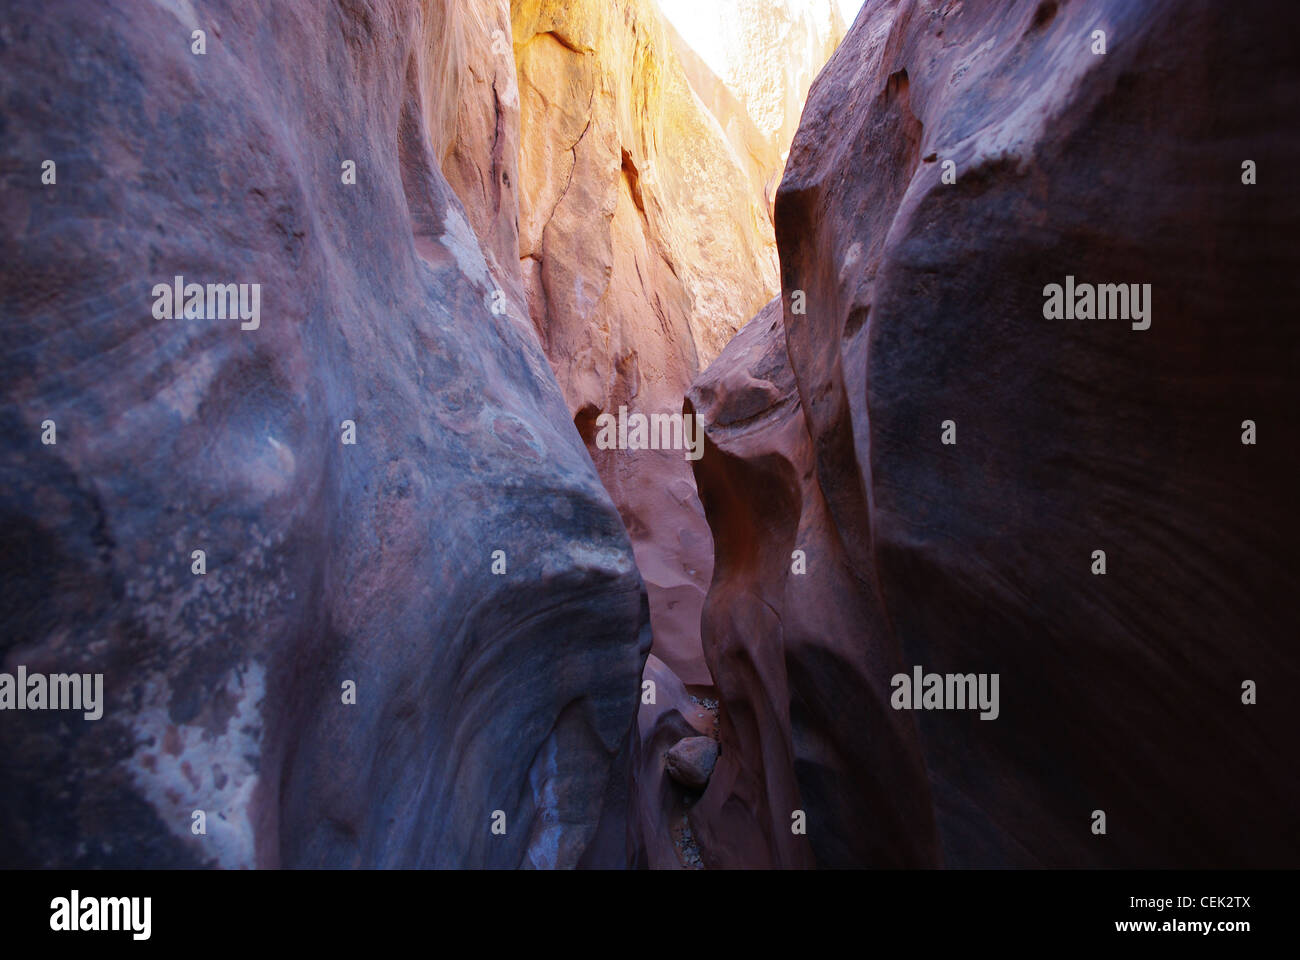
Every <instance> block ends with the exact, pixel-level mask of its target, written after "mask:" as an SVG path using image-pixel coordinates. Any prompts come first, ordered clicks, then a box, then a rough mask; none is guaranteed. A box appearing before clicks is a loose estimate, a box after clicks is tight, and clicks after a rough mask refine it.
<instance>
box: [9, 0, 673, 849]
mask: <svg viewBox="0 0 1300 960" xmlns="http://www.w3.org/2000/svg"><path fill="white" fill-rule="evenodd" d="M451 6H452V5H444V4H441V3H429V4H416V3H413V2H398V0H388V2H385V0H376V2H371V3H367V4H365V5H356V4H341V5H318V4H305V3H304V4H286V3H284V2H279V0H277V2H275V3H271V2H254V0H249V2H246V3H241V4H237V5H234V6H231V7H229V8H223V9H222V12H220V13H219V14H214V13H213V11H212V10H211V9H210V8H208V7H206V6H202V7H200V6H197V5H196V6H195V7H191V5H190V4H188V3H176V4H169V5H157V4H143V5H141V4H134V5H126V6H123V7H113V8H110V7H109V6H107V5H104V4H98V3H75V2H57V0H56V2H50V3H47V4H44V5H38V6H31V5H28V6H22V7H19V8H16V9H14V10H12V11H10V12H9V13H8V15H7V17H8V20H7V23H6V26H5V29H4V31H3V36H4V41H3V52H2V55H3V58H4V69H3V77H4V81H3V82H4V90H3V100H4V120H3V126H4V138H3V146H2V147H0V151H3V162H2V168H3V170H4V171H5V174H4V176H5V181H6V189H5V190H4V191H3V193H2V194H0V206H2V207H3V219H4V223H5V225H6V227H5V232H4V235H3V240H2V241H0V259H2V260H3V263H4V269H3V272H0V302H3V309H4V316H5V327H6V337H7V347H6V351H5V354H4V359H3V361H2V362H0V382H2V383H3V384H4V387H3V395H2V399H0V420H2V421H3V434H4V438H5V439H4V448H3V455H2V456H0V480H2V481H3V482H2V484H0V531H3V534H2V542H0V557H2V558H3V561H2V562H3V571H2V576H0V582H2V583H3V592H2V593H0V623H2V624H3V631H2V632H0V663H2V664H3V667H2V669H3V670H5V671H9V672H13V671H14V669H15V668H16V666H17V665H19V664H22V665H25V666H26V667H27V668H28V670H29V671H37V670H41V671H46V672H69V671H85V672H102V673H103V674H104V689H105V698H106V706H105V709H104V715H103V718H102V719H100V720H97V721H87V720H83V719H82V718H81V717H80V715H79V714H69V713H58V712H23V713H16V712H9V711H6V712H5V713H4V714H2V715H0V767H2V768H3V769H2V770H0V863H3V864H4V865H7V866H28V865H38V866H45V865H65V866H66V865H73V866H119V865H121V866H141V865H153V866H185V865H197V864H216V865H220V866H230V867H233V866H251V865H258V866H285V867H309V866H448V867H450V866H496V867H508V866H516V865H533V866H565V865H570V864H573V863H576V862H577V861H578V860H579V858H580V857H581V856H582V854H583V851H584V849H585V847H586V845H587V844H588V842H589V840H590V838H591V835H592V833H593V831H594V829H595V826H596V822H597V820H598V818H599V816H600V814H601V809H600V808H601V797H602V794H603V791H604V789H605V786H606V782H607V779H608V771H609V769H610V763H611V758H612V757H613V755H614V753H615V752H616V751H617V750H618V749H619V748H620V746H621V745H622V744H623V743H624V742H625V737H626V735H627V733H628V731H629V728H630V726H631V724H632V721H633V711H634V709H635V704H636V692H637V686H638V680H639V675H640V672H641V668H642V664H643V661H644V658H645V656H646V652H647V649H648V642H649V640H648V636H646V635H645V632H644V631H643V630H642V629H641V628H642V626H643V624H644V623H645V618H646V610H645V597H644V592H643V589H642V586H641V581H640V578H639V576H638V574H637V571H636V569H635V567H634V565H633V557H632V552H631V547H630V544H629V542H628V539H627V537H626V534H625V533H624V530H623V527H622V525H621V524H620V522H619V518H618V515H617V513H616V512H615V509H614V507H613V505H612V503H611V502H610V499H609V497H608V495H607V494H606V492H605V491H604V489H603V488H602V486H601V484H600V482H599V479H598V477H597V475H596V473H595V471H594V470H593V469H592V465H591V462H590V460H589V458H588V456H587V453H586V451H585V450H584V448H583V444H582V441H581V438H580V437H579V435H578V434H577V433H576V432H575V431H574V429H573V426H572V422H571V416H570V413H569V411H568V409H567V408H566V405H565V401H564V397H563V396H562V394H561V391H560V389H559V387H558V385H557V383H556V381H555V379H554V377H553V375H552V373H551V370H550V368H549V366H548V364H547V360H546V358H545V356H544V354H543V352H542V350H541V348H540V345H539V344H538V342H537V339H536V337H535V334H534V331H533V328H532V324H531V322H530V321H529V319H528V317H527V316H525V315H523V314H522V313H521V312H518V311H516V312H515V313H513V315H511V314H506V315H500V316H497V315H494V314H493V313H492V312H491V311H490V309H489V302H490V294H491V292H492V290H493V289H494V288H495V287H497V286H498V285H499V284H500V283H501V280H500V279H499V278H497V277H494V276H493V273H492V270H493V266H492V263H491V261H492V260H493V259H494V258H495V259H496V260H498V261H502V258H503V257H505V255H506V253H508V252H509V250H510V242H509V238H508V237H503V236H502V235H501V234H500V233H498V232H497V231H498V230H499V229H501V228H502V226H503V225H506V224H507V223H508V221H510V220H511V218H512V214H511V213H510V205H511V201H510V200H509V198H508V194H507V192H506V191H505V189H504V188H505V187H506V186H507V185H506V184H505V183H504V181H502V187H503V192H502V193H501V194H500V197H499V205H498V198H497V195H496V194H495V192H494V191H495V189H496V188H495V186H493V185H491V184H490V183H489V180H488V179H484V180H483V181H481V182H478V181H475V180H474V177H473V176H470V174H469V171H471V170H480V171H484V172H485V178H486V175H487V174H488V173H490V174H491V178H490V179H491V182H492V183H495V179H496V176H497V173H499V172H503V171H508V170H510V169H511V166H510V163H509V161H508V159H506V157H507V154H508V150H507V151H506V152H503V153H502V155H501V159H500V160H499V161H498V160H494V159H493V158H492V155H490V154H489V155H488V156H487V157H483V156H481V155H480V156H478V157H470V156H469V155H468V154H467V155H465V156H464V157H460V156H455V157H453V162H452V163H451V164H450V165H451V166H453V167H456V169H457V170H458V173H457V174H456V176H457V178H458V182H459V183H460V186H461V188H462V189H464V190H466V196H469V195H470V189H471V188H472V189H474V190H478V189H479V188H480V187H481V188H482V192H483V195H484V196H485V197H487V198H488V200H486V201H485V202H484V203H483V204H474V203H471V204H470V214H469V216H467V215H466V212H465V210H464V208H463V207H462V204H461V203H460V201H459V200H458V199H457V197H456V196H455V194H453V192H452V190H451V189H450V187H449V186H448V182H447V180H446V179H445V178H444V176H443V174H442V173H441V172H440V170H439V160H440V159H442V160H444V161H446V156H443V157H440V156H439V155H438V153H437V151H436V150H435V149H434V148H433V146H431V145H433V144H438V145H441V144H447V143H452V142H453V141H459V142H460V143H461V144H463V145H466V146H465V149H467V150H469V149H471V147H470V146H468V145H472V144H473V143H475V142H481V143H488V142H493V143H497V145H498V146H500V143H499V142H497V141H488V140H487V138H486V136H480V135H473V134H472V133H467V132H466V131H468V130H471V128H474V126H475V125H476V124H479V123H480V121H484V122H486V116H487V115H486V114H484V115H483V116H477V115H471V114H470V113H467V112H466V111H468V110H469V109H470V107H469V100H465V101H462V102H461V103H460V105H459V106H458V107H457V108H456V110H454V111H452V112H451V113H447V112H446V110H445V109H444V108H445V103H444V105H443V106H442V107H440V106H438V104H437V103H435V102H434V99H433V93H435V92H438V91H441V92H442V93H447V90H446V88H445V86H440V84H445V82H446V81H445V80H441V81H440V80H439V79H438V78H439V77H444V78H445V77H446V75H447V74H446V68H447V61H446V57H447V56H448V54H447V52H446V48H445V47H443V46H441V45H442V44H443V42H444V40H445V36H446V35H445V34H444V33H443V31H444V30H446V29H448V24H449V21H448V17H449V16H450V15H451V14H450V8H451ZM457 6H458V7H459V8H460V10H461V12H462V13H463V12H465V11H467V10H469V8H468V7H464V6H462V5H457ZM492 7H493V5H492V4H476V5H475V6H474V9H475V10H482V11H488V12H490V11H491V10H492ZM498 22H499V21H498ZM272 26H273V29H272ZM453 26H454V24H453ZM195 29H203V30H205V31H206V44H207V48H206V53H205V54H204V55H201V56H200V55H195V54H193V53H191V42H192V39H191V31H193V30H195ZM456 29H457V30H460V31H462V32H461V33H460V36H462V37H464V36H472V35H473V34H474V31H473V30H471V29H469V28H468V27H465V26H464V24H462V25H461V26H460V27H457V28H456ZM466 31H467V32H466ZM488 36H489V37H490V36H491V34H490V33H489V34H488ZM87 37H94V38H95V41H94V42H93V43H90V44H88V43H87V41H86V38H87ZM439 51H441V52H439ZM460 52H461V53H462V54H463V55H465V56H466V57H468V60H469V62H470V63H471V64H472V63H477V62H479V61H478V60H477V59H476V55H473V54H472V53H471V52H470V51H469V48H464V49H462V50H461V51H460ZM502 69H504V67H503V68H502ZM486 76H487V74H484V75H483V79H477V78H476V79H474V80H473V81H472V82H473V83H476V84H481V85H482V87H483V89H487V88H488V87H490V86H491V85H490V84H488V82H487V80H486V79H485V78H486ZM492 76H493V77H495V78H496V79H495V83H496V87H497V97H496V99H497V101H498V105H500V104H502V103H504V102H505V99H506V98H505V97H504V95H503V93H502V90H501V80H502V78H503V77H504V76H505V74H504V73H502V72H494V73H492ZM466 82H470V81H466ZM462 89H463V88H462ZM486 99H487V98H484V102H486ZM447 102H450V101H449V100H448V101H447ZM453 116H454V117H455V118H456V119H455V126H454V129H455V130H456V131H458V132H455V133H453V132H449V131H450V129H451V128H437V125H436V124H434V128H431V126H430V124H431V123H433V118H437V117H442V118H444V119H445V118H448V117H453ZM507 121H508V116H507ZM491 122H492V124H493V125H494V129H495V125H496V124H497V123H499V122H501V119H500V116H498V117H497V118H495V119H493V120H492V121H491ZM508 126H509V124H508V122H507V124H506V127H507V128H508ZM484 129H486V128H484ZM510 136H513V134H507V140H506V144H507V147H508V143H509V137H510ZM47 158H49V159H53V160H55V161H56V162H57V164H58V166H57V183H56V184H54V185H42V184H41V182H40V175H41V163H42V161H43V160H45V159H47ZM348 159H351V160H354V161H355V162H356V168H357V178H356V184H355V185H350V186H349V185H345V184H343V183H342V182H341V177H340V169H341V164H342V163H343V161H345V160H348ZM462 160H463V161H464V162H463V163H462ZM471 223H473V225H474V226H477V227H479V229H480V230H482V231H484V235H485V236H487V237H488V238H489V239H490V242H488V243H487V244H485V245H486V247H487V257H486V258H485V255H484V252H483V249H482V248H481V247H480V244H479V242H478V240H477V239H476V236H475V233H474V230H473V229H472V228H471ZM505 266H506V263H505V262H498V263H497V264H496V267H497V268H504V267H505ZM498 272H499V273H500V275H502V276H507V275H508V273H509V271H508V269H502V270H499V271H498ZM177 275H183V276H184V277H185V279H186V281H191V282H197V283H226V282H238V283H258V284H260V292H261V301H260V305H261V311H260V325H259V326H258V328H257V329H255V330H247V331H244V330H241V329H240V323H239V321H238V320H222V319H215V320H214V319H193V318H192V319H175V320H170V319H159V318H157V316H156V315H155V313H154V311H153V306H154V300H153V294H152V292H151V291H152V288H153V286H154V285H155V284H157V283H170V282H171V281H172V278H173V277H174V276H177ZM47 419H48V420H53V421H54V422H55V424H56V425H57V444H56V445H44V444H42V442H41V439H40V438H41V435H42V426H41V425H42V421H44V420H47ZM345 419H347V420H353V421H355V424H356V443H355V445H350V446H345V445H343V444H342V443H341V442H340V439H341V432H340V424H341V422H342V421H343V420H345ZM200 549H201V550H204V551H206V574H205V575H202V576H198V575H193V574H192V572H191V570H192V562H193V560H192V551H195V550H200ZM495 549H501V550H504V551H505V553H506V557H507V560H508V569H507V572H506V573H505V574H504V575H493V573H492V572H491V562H492V557H491V552H492V551H493V550H495ZM639 630H640V631H641V632H640V633H639ZM349 680H350V681H354V682H355V684H356V701H357V703H356V705H346V704H344V703H342V702H341V701H342V697H341V689H342V685H343V684H344V682H345V681H349ZM196 809H201V810H204V811H205V812H206V814H207V830H208V832H207V835H206V836H204V837H197V836H193V835H192V834H191V832H190V826H191V813H192V811H194V810H196ZM498 810H499V811H501V812H502V813H504V815H505V820H506V826H507V831H506V833H505V835H503V836H493V835H492V834H491V833H490V826H491V822H492V816H493V812H494V811H498Z"/></svg>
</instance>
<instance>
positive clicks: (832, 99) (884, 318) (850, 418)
mask: <svg viewBox="0 0 1300 960" xmlns="http://www.w3.org/2000/svg"><path fill="white" fill-rule="evenodd" d="M1268 7H1269V10H1270V11H1271V14H1272V15H1271V16H1260V15H1258V13H1256V14H1255V15H1252V16H1251V17H1243V16H1241V15H1239V12H1238V11H1237V10H1235V9H1234V8H1233V7H1231V6H1230V5H1225V4H1218V3H1212V2H1193V3H1172V2H1154V0H1152V2H1117V0H1116V2H1111V0H1098V2H1095V3H1065V2H1061V3H1058V2H1052V0H1046V2H1018V3H1007V2H992V0H988V2H981V0H962V2H956V0H953V2H886V0H880V2H875V0H873V2H869V3H868V4H867V5H866V8H865V9H864V11H863V13H862V14H861V15H860V16H859V17H858V20H857V22H856V23H855V25H854V27H853V29H852V30H851V31H850V32H849V35H848V37H847V38H846V40H845V41H844V44H843V45H842V47H841V48H840V50H839V51H838V52H837V53H836V55H835V56H834V57H833V58H832V59H831V61H830V62H829V64H828V65H827V67H826V69H825V70H824V72H823V73H822V74H821V76H820V77H819V78H818V80H817V82H816V83H815V84H814V86H813V89H812V93H811V95H810V98H809V102H808V105H807V108H806V109H805V112H804V116H803V120H802V123H801V126H800V129H799V133H798V135H797V136H796V138H795V142H794V146H793V148H792V150H791V154H790V158H789V162H788V164H787V167H786V172H785V178H784V181H783V183H782V185H781V189H780V192H779V195H778V198H777V202H776V232H777V239H778V245H779V247H780V251H781V262H782V290H783V293H782V299H783V303H782V307H781V309H780V311H779V314H778V311H777V310H776V309H775V308H773V309H772V310H770V311H769V312H768V314H767V315H766V316H764V317H760V319H759V320H757V321H755V322H754V323H753V324H751V325H750V326H748V327H746V329H745V331H743V332H742V333H741V335H740V336H739V337H738V338H737V340H736V342H735V343H733V344H731V345H730V346H729V347H728V348H727V350H726V351H724V353H723V354H722V356H720V357H719V359H718V360H717V361H716V362H715V363H714V364H713V366H712V367H711V368H710V369H709V370H708V371H707V372H706V373H705V375H704V376H703V377H702V378H701V379H700V380H699V381H698V382H697V383H696V385H695V387H694V389H693V390H692V393H691V399H692V404H693V405H694V407H695V408H697V409H700V410H702V411H707V413H708V419H709V422H710V427H709V431H708V434H709V444H708V446H707V448H706V452H705V456H704V458H703V460H701V461H700V462H699V463H698V464H697V465H696V473H697V479H698V482H699V490H700V495H701V499H702V502H703V503H704V506H705V509H706V513H707V515H708V517H709V522H710V525H711V528H712V532H713V536H714V540H715V544H716V550H717V560H716V565H715V572H714V578H713V582H712V585H711V587H710V592H709V597H708V601H707V605H706V608H705V612H704V640H703V642H704V649H705V653H706V657H707V659H708V661H709V664H710V668H711V670H712V672H713V674H714V676H715V678H716V679H717V680H718V693H719V698H720V700H721V709H722V731H721V735H722V754H721V757H720V759H719V761H718V768H717V769H716V770H715V772H714V774H713V778H712V780H711V782H710V786H709V789H708V790H707V791H706V793H705V795H704V798H703V799H702V801H701V803H700V806H699V808H697V809H696V810H695V811H694V812H693V814H692V820H693V823H695V825H696V833H697V835H699V836H700V838H701V846H702V848H703V849H704V851H705V856H706V859H708V857H709V856H710V850H711V849H712V851H713V853H712V856H713V857H714V859H715V861H720V862H728V863H736V862H742V861H746V860H749V861H753V860H755V859H760V858H765V859H766V860H767V861H768V862H780V863H788V864H792V865H795V864H799V863H803V862H807V863H814V862H815V863H817V864H821V865H828V866H848V865H878V866H903V865H923V864H946V865H953V866H1107V867H1173V866H1182V867H1224V866H1282V865H1288V864H1293V863H1294V862H1295V860H1296V857H1297V854H1298V853H1300V848H1298V847H1297V843H1298V840H1297V835H1296V833H1295V830H1294V817H1293V816H1292V812H1291V811H1292V802H1291V801H1292V798H1294V796H1295V795H1296V794H1297V791H1298V789H1300V773H1298V772H1297V768H1296V766H1295V764H1294V763H1292V762H1291V759H1290V757H1291V754H1292V753H1293V750H1292V747H1291V744H1290V741H1289V738H1288V734H1287V731H1290V730H1294V729H1295V728H1296V720H1297V716H1296V705H1295V700H1294V698H1293V697H1292V696H1291V695H1290V691H1292V690H1293V689H1295V686H1296V683H1297V682H1298V681H1300V657H1297V653H1296V647H1295V637H1296V617H1295V613H1294V603H1293V598H1292V596H1291V594H1292V593H1293V583H1294V571H1295V562H1294V556H1293V553H1294V544H1295V543H1296V542H1297V539H1298V538H1300V529H1297V525H1296V513H1295V510H1294V506H1293V503H1292V501H1293V498H1294V491H1293V488H1294V477H1295V475H1296V466H1297V462H1296V453H1295V451H1296V450H1297V449H1298V448H1300V435H1298V434H1300V431H1298V430H1297V426H1296V424H1297V420H1296V417H1295V411H1296V404H1295V394H1294V372H1295V370H1296V368H1297V360H1298V359H1300V333H1298V332H1297V328H1296V327H1295V325H1294V324H1291V323H1288V322H1286V321H1285V319H1284V318H1285V317H1287V316H1289V315H1290V314H1291V313H1292V312H1293V311H1294V304H1295V303H1296V301H1297V299H1298V298H1300V264H1297V263H1296V255H1295V251H1296V249H1297V248H1296V246H1295V244H1294V238H1293V228H1294V224H1295V223H1296V222H1297V220H1298V219H1300V208H1298V199H1297V198H1298V196H1300V195H1298V194H1297V192H1296V191H1295V190H1294V189H1293V187H1292V186H1291V185H1290V183H1289V182H1288V178H1289V173H1288V170H1289V158H1290V157H1292V156H1294V155H1295V153H1296V151H1297V148H1298V147H1300V131H1297V129H1296V128H1295V125H1294V124H1292V123H1289V122H1284V118H1285V117H1286V116H1287V108H1286V106H1285V105H1286V104H1292V103H1294V102H1296V98H1297V94H1300V71H1298V70H1297V64H1296V60H1295V57H1294V50H1293V49H1292V44H1291V40H1290V38H1291V37H1293V36H1294V34H1295V31H1296V27H1297V25H1298V22H1297V17H1298V16H1300V14H1297V11H1296V8H1295V7H1294V6H1292V5H1288V4H1280V3H1278V4H1270V5H1268ZM1095 30H1103V31H1104V32H1105V35H1106V44H1107V47H1106V53H1104V54H1094V53H1093V52H1092V47H1093V44H1094V42H1095V40H1094V36H1093V33H1094V31H1095ZM948 160H951V161H953V163H954V164H955V167H954V168H953V169H954V170H955V173H956V182H955V183H952V184H945V183H943V181H942V174H943V170H944V163H945V161H948ZM1246 160H1252V161H1254V162H1255V163H1256V164H1257V167H1258V170H1259V177H1258V182H1257V184H1255V185H1246V184H1243V182H1242V164H1243V161H1246ZM1265 171H1273V172H1274V173H1273V174H1272V175H1266V174H1265ZM1067 276H1073V277H1075V278H1077V279H1078V280H1079V281H1080V282H1090V283H1098V284H1099V283H1141V284H1146V283H1149V284H1151V289H1152V301H1151V302H1152V314H1151V326H1150V328H1149V329H1146V330H1134V329H1132V326H1131V324H1130V322H1129V321H1128V320H1127V319H1105V320H1101V319H1077V320H1062V319H1048V318H1046V317H1045V316H1044V288H1045V286H1047V285H1048V284H1052V283H1056V284H1062V283H1064V282H1065V278H1066V277H1067ZM796 292H798V293H799V300H800V301H801V306H802V305H804V304H805V303H806V312H797V311H796V310H795V309H794V305H795V297H796ZM805 298H806V301H805ZM782 330H783V333H784V337H785V340H786V344H785V347H784V349H782V348H781V347H780V346H779V345H778V343H777V342H776V341H777V338H778V332H779V331H782ZM1247 419H1251V420H1256V421H1257V422H1258V425H1259V426H1258V429H1259V440H1258V442H1257V443H1256V444H1255V445H1244V444H1243V443H1242V442H1241V436H1242V431H1243V425H1242V424H1243V421H1244V420H1247ZM948 420H951V421H953V423H954V424H955V429H956V443H955V444H954V445H945V444H943V443H941V442H940V441H941V434H942V430H943V427H942V424H943V423H944V421H948ZM1265 429H1267V431H1268V434H1269V436H1268V438H1267V439H1265V432H1264V431H1265ZM740 491H744V494H743V495H742V494H741V493H740ZM795 550H803V551H805V552H806V560H807V573H806V575H799V574H798V573H795V572H793V571H792V560H791V553H792V552H793V551H795ZM1096 550H1104V551H1105V552H1106V555H1107V560H1108V568H1107V572H1106V574H1105V575H1104V576H1103V575H1094V574H1093V572H1092V569H1093V563H1094V561H1093V552H1094V551H1096ZM916 665H920V666H922V667H923V668H924V669H925V670H926V671H938V672H953V673H958V672H960V673H967V672H973V673H998V674H999V675H1000V697H1001V704H1000V713H999V716H998V717H997V719H995V720H988V721H985V720H981V719H980V718H979V715H978V714H977V713H975V712H971V711H960V710H934V711H917V712H911V711H906V710H894V709H892V708H891V705H890V695H891V687H890V678H891V675H892V674H894V673H895V672H896V671H907V672H910V670H911V669H912V667H913V666H916ZM1247 680H1253V681H1255V682H1256V683H1257V684H1258V685H1259V691H1260V693H1259V697H1258V703H1256V704H1253V705H1247V704H1243V702H1242V685H1243V682H1245V681H1247ZM1269 691H1271V693H1269ZM787 765H788V768H790V769H792V770H793V778H792V781H791V782H789V783H787V781H786V779H785V776H784V774H783V772H782V771H783V770H785V769H787ZM794 808H798V809H803V810H804V811H805V812H806V816H807V823H808V833H807V837H806V838H794V840H792V838H791V836H790V829H789V823H790V811H791V810H792V809H794ZM1097 810H1102V811H1104V812H1105V814H1106V817H1107V832H1106V834H1105V835H1104V836H1098V835H1096V834H1094V833H1093V831H1092V825H1093V823H1094V811H1097ZM755 837H758V838H765V839H764V843H765V844H766V847H767V849H766V852H764V848H763V846H762V845H761V844H759V843H758V842H757V841H756V840H755V839H754V838H755ZM796 841H801V842H802V843H805V844H806V849H802V848H800V846H799V845H798V843H796Z"/></svg>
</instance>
